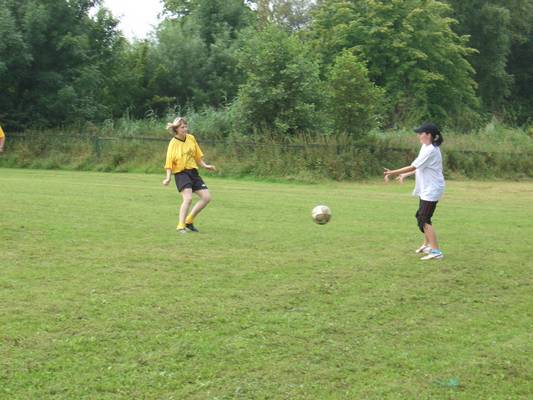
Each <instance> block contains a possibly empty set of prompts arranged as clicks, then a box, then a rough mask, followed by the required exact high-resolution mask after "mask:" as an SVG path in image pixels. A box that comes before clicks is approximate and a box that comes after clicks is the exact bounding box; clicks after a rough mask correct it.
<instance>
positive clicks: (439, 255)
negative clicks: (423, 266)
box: [421, 251, 444, 261]
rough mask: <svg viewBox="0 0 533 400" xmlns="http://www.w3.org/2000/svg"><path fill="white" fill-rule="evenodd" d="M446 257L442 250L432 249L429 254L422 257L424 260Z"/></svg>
mask: <svg viewBox="0 0 533 400" xmlns="http://www.w3.org/2000/svg"><path fill="white" fill-rule="evenodd" d="M443 258H444V254H442V252H441V251H431V252H430V253H429V254H428V255H427V256H424V257H422V258H421V260H422V261H428V260H442V259H443Z"/></svg>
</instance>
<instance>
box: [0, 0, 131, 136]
mask: <svg viewBox="0 0 533 400" xmlns="http://www.w3.org/2000/svg"><path fill="white" fill-rule="evenodd" d="M98 4H99V1H96V0H95V1H89V0H69V1H67V0H42V1H36V0H20V1H16V2H15V1H12V0H2V1H0V18H1V19H2V20H3V21H2V24H1V26H2V28H0V30H2V29H4V27H5V28H7V29H8V31H9V32H6V34H5V37H6V38H7V40H6V41H5V42H4V35H2V43H5V44H3V45H0V59H1V60H7V61H8V62H7V63H6V62H4V65H5V68H6V71H5V72H4V73H6V74H7V75H8V76H9V78H8V79H6V80H4V79H2V81H1V82H2V83H0V85H2V89H3V90H5V92H4V93H5V94H4V95H3V97H4V99H3V100H2V101H3V102H5V104H6V107H5V108H4V110H5V113H6V114H7V115H8V116H11V117H10V118H13V119H14V120H13V127H15V128H18V127H24V126H27V125H31V124H35V125H39V126H41V127H42V126H49V125H60V124H69V123H73V122H76V121H83V120H86V119H91V120H97V119H103V118H106V117H109V116H111V113H110V109H109V107H108V106H107V105H106V104H104V102H102V96H101V94H102V93H103V92H105V90H106V88H107V87H108V85H109V84H111V82H112V79H111V75H112V74H111V70H112V65H113V59H114V54H116V52H117V49H118V48H119V47H120V46H121V45H122V44H123V43H124V42H123V39H122V38H121V36H120V34H119V33H118V31H117V30H116V25H117V21H116V20H115V19H113V18H112V16H111V15H110V14H109V13H108V12H105V11H101V12H99V13H98V15H97V16H96V17H95V18H94V19H93V18H91V17H90V16H89V15H88V12H89V10H90V9H91V7H93V6H96V5H98ZM4 20H5V21H4ZM4 22H5V24H4ZM12 46H17V47H16V48H15V47H12ZM15 58H17V59H18V60H15ZM0 69H1V67H0ZM0 73H2V72H1V71H0ZM4 85H5V87H4Z"/></svg>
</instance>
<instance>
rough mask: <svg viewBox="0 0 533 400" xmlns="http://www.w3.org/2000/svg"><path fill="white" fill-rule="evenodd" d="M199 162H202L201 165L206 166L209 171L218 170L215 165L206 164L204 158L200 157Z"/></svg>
mask: <svg viewBox="0 0 533 400" xmlns="http://www.w3.org/2000/svg"><path fill="white" fill-rule="evenodd" d="M199 164H200V166H201V167H204V168H205V169H207V170H208V171H216V170H217V168H216V167H215V166H214V165H210V164H206V163H205V161H204V159H203V158H201V159H200V161H199Z"/></svg>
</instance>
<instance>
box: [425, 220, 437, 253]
mask: <svg viewBox="0 0 533 400" xmlns="http://www.w3.org/2000/svg"><path fill="white" fill-rule="evenodd" d="M424 236H425V237H426V240H427V241H428V243H429V245H430V246H431V248H432V249H433V250H438V248H439V244H438V243H437V233H436V232H435V229H433V226H431V225H429V224H425V225H424Z"/></svg>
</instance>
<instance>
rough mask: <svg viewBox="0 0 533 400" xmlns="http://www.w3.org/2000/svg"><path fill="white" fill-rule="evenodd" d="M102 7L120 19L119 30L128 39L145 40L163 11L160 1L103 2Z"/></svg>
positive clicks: (123, 0)
mask: <svg viewBox="0 0 533 400" xmlns="http://www.w3.org/2000/svg"><path fill="white" fill-rule="evenodd" d="M104 6H105V7H106V8H107V9H109V10H111V12H112V13H113V16H115V18H118V19H120V24H119V29H120V30H121V31H122V32H124V35H125V36H126V37H127V38H128V39H130V40H131V39H134V38H137V39H145V38H146V37H147V36H148V34H149V33H150V32H151V31H152V30H153V25H157V23H158V22H159V21H158V18H157V15H158V14H159V13H161V11H163V4H162V3H161V2H160V0H104Z"/></svg>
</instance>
